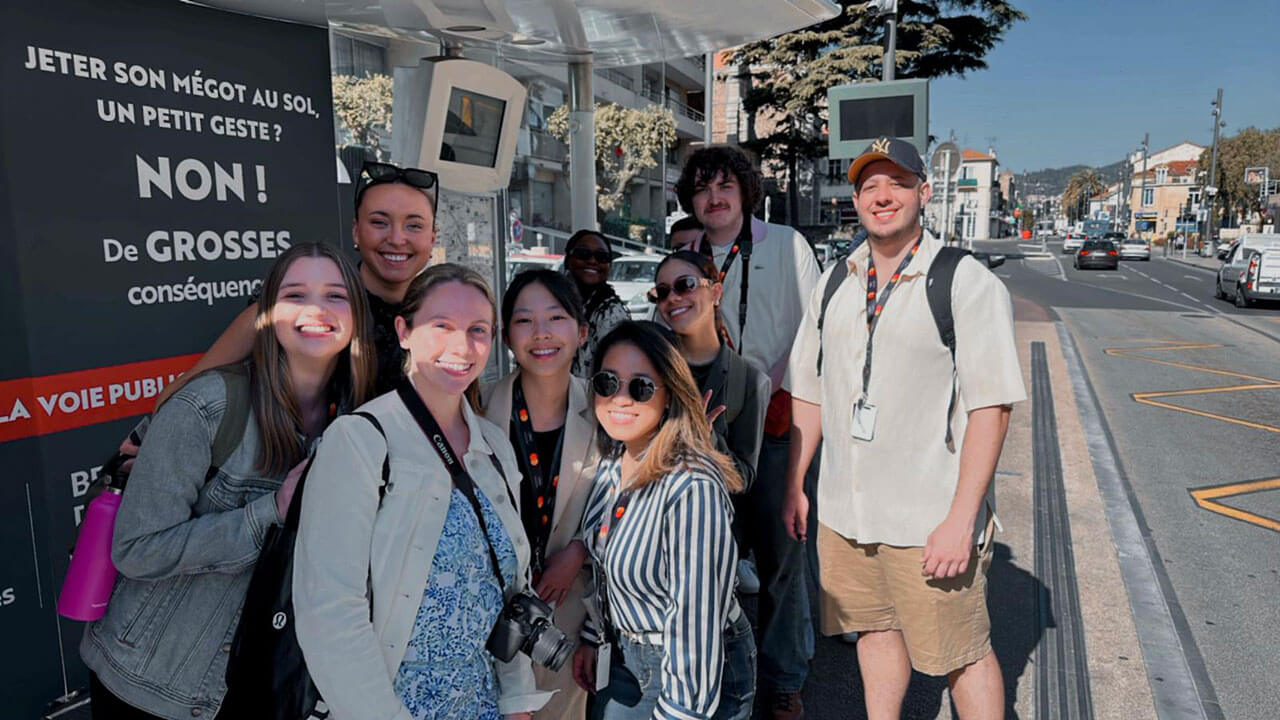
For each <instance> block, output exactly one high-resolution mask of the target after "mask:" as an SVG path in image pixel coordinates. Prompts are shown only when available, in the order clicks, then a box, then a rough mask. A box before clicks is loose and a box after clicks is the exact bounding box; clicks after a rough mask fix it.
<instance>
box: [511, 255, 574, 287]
mask: <svg viewBox="0 0 1280 720" xmlns="http://www.w3.org/2000/svg"><path fill="white" fill-rule="evenodd" d="M533 268H546V269H548V270H560V269H562V268H564V256H563V255H549V254H548V255H539V254H534V253H520V254H516V255H508V256H507V282H508V283H510V282H511V279H512V278H514V277H515V276H516V275H518V274H520V273H522V272H524V271H525V270H532V269H533Z"/></svg>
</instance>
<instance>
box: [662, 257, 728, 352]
mask: <svg viewBox="0 0 1280 720" xmlns="http://www.w3.org/2000/svg"><path fill="white" fill-rule="evenodd" d="M672 260H680V261H682V262H685V263H688V264H690V265H692V266H693V267H694V268H695V269H696V270H697V271H698V274H699V275H701V276H702V277H704V278H706V279H708V280H710V281H711V284H712V285H720V271H719V270H718V269H716V263H715V261H714V260H712V259H711V258H710V257H707V256H706V255H703V254H702V253H700V252H694V251H692V250H677V251H675V252H673V253H671V254H670V255H668V256H666V257H664V258H662V262H660V263H658V267H657V268H656V269H655V270H654V271H653V276H654V277H655V278H656V277H657V276H658V273H660V272H662V266H663V265H666V264H667V263H668V262H671V261H672ZM711 313H712V316H713V317H714V318H715V322H716V334H717V335H719V336H720V342H721V343H727V342H729V329H728V328H727V327H725V324H724V316H723V315H721V314H720V303H716V306H715V308H713V309H712V311H711Z"/></svg>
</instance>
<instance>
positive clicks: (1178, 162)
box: [1127, 141, 1205, 238]
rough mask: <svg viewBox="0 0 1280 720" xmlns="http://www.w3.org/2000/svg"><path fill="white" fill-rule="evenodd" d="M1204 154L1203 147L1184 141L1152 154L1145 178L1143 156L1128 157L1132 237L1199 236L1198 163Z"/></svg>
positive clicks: (1200, 196)
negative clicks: (1195, 234) (1175, 233)
mask: <svg viewBox="0 0 1280 720" xmlns="http://www.w3.org/2000/svg"><path fill="white" fill-rule="evenodd" d="M1204 151H1205V147H1204V146H1203V145H1197V144H1195V143H1192V142H1185V141H1184V142H1181V143H1178V144H1176V145H1172V146H1170V147H1167V148H1165V149H1163V150H1160V151H1157V152H1154V153H1151V154H1150V155H1148V157H1147V161H1146V175H1145V177H1144V175H1143V161H1142V153H1134V154H1133V155H1131V156H1130V157H1129V164H1130V167H1131V169H1132V180H1131V182H1130V183H1129V188H1130V189H1129V193H1128V197H1127V200H1128V208H1129V209H1130V221H1129V224H1128V232H1129V233H1130V234H1136V235H1140V236H1142V237H1146V238H1156V237H1168V235H1169V233H1171V232H1186V233H1194V232H1198V228H1197V225H1196V218H1197V217H1198V216H1199V212H1200V206H1201V201H1202V200H1203V192H1202V190H1203V185H1204V178H1203V177H1200V176H1197V174H1196V163H1197V161H1198V160H1199V158H1200V155H1201V153H1203V152H1204ZM1144 180H1145V182H1144Z"/></svg>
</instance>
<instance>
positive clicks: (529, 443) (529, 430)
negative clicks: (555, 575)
mask: <svg viewBox="0 0 1280 720" xmlns="http://www.w3.org/2000/svg"><path fill="white" fill-rule="evenodd" d="M511 423H512V425H513V426H514V427H515V440H516V451H517V452H518V454H519V460H520V466H521V470H522V471H523V474H524V482H523V483H521V484H520V507H521V509H522V512H521V513H520V520H521V521H522V522H523V523H524V531H525V534H526V535H528V536H529V544H530V545H531V546H532V547H530V549H529V564H530V565H531V566H532V568H533V574H534V577H537V576H538V575H541V574H542V570H543V566H544V565H545V563H546V558H547V544H548V543H550V541H551V518H553V517H555V510H556V488H558V487H560V455H561V452H562V451H563V450H564V426H563V425H561V426H560V433H559V438H558V439H557V440H556V452H555V455H553V456H552V457H551V458H550V460H551V464H550V465H546V464H545V463H546V461H547V460H548V458H541V457H538V442H537V439H536V438H535V436H534V432H533V420H532V418H531V417H530V416H529V406H528V404H527V403H526V402H525V399H524V388H523V387H522V386H521V382H520V379H519V378H516V381H515V383H514V384H513V386H512V389H511ZM543 468H547V470H546V471H544V470H543Z"/></svg>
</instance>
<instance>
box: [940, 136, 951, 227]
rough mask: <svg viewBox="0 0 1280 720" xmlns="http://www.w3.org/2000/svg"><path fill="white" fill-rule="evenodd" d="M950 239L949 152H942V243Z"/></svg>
mask: <svg viewBox="0 0 1280 720" xmlns="http://www.w3.org/2000/svg"><path fill="white" fill-rule="evenodd" d="M950 237H951V151H950V150H943V151H942V242H943V243H944V244H946V243H947V240H948V239H949V238H950Z"/></svg>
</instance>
